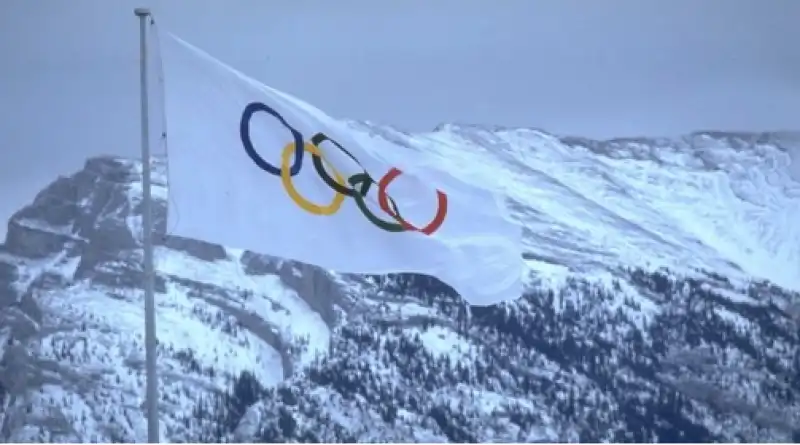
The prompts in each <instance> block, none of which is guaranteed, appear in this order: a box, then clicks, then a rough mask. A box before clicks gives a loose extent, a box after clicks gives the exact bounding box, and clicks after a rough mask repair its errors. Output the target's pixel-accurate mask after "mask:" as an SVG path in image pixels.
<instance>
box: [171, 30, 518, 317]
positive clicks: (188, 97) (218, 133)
mask: <svg viewBox="0 0 800 445" xmlns="http://www.w3.org/2000/svg"><path fill="white" fill-rule="evenodd" d="M160 44H161V64H162V66H163V69H164V96H165V97H164V102H165V104H164V105H165V117H166V126H167V148H168V160H169V200H170V207H169V209H170V211H169V215H168V217H169V221H168V230H169V232H170V233H172V234H175V235H179V236H184V237H190V238H197V239H202V240H206V241H210V242H214V243H219V244H222V245H226V246H230V247H237V248H247V249H250V250H253V251H256V252H261V253H265V254H269V255H274V256H278V257H283V258H287V259H292V260H297V261H302V262H306V263H309V264H315V265H317V266H320V267H323V268H326V269H332V270H335V271H337V272H344V273H373V274H383V273H390V272H415V273H422V274H427V275H432V276H436V277H438V278H439V279H441V280H442V281H443V282H445V283H447V284H449V285H450V286H452V287H453V288H454V289H455V290H456V291H457V292H458V293H459V294H461V295H462V296H463V297H464V298H465V299H466V300H467V301H469V302H470V303H472V304H493V303H496V302H499V301H502V300H508V299H515V298H517V297H519V296H520V294H521V292H522V285H521V279H522V273H523V262H522V256H521V247H522V244H521V239H520V235H521V233H520V228H519V227H518V226H516V225H515V224H513V223H512V222H510V221H509V220H507V219H506V218H505V217H504V214H503V212H502V211H501V208H500V207H499V206H498V202H497V201H496V200H495V197H494V196H492V195H490V194H488V193H487V192H485V191H481V190H478V189H477V188H474V187H471V186H469V185H467V184H465V183H463V182H460V181H457V180H454V179H453V177H451V176H449V175H445V174H439V175H437V174H435V173H434V172H429V174H424V173H422V172H423V169H414V168H413V167H411V168H408V167H409V166H413V165H414V162H413V158H410V159H408V162H404V163H403V164H404V165H396V164H395V165H392V164H389V163H388V162H387V161H385V160H384V159H385V158H386V157H382V156H380V155H379V154H378V152H377V150H378V148H376V147H370V144H368V143H366V142H364V141H365V139H364V138H359V139H360V140H361V141H362V142H361V143H356V142H355V139H356V138H355V137H353V134H352V133H350V132H351V131H354V130H348V129H346V127H345V126H344V125H343V124H342V123H340V122H338V121H336V120H334V119H333V118H331V117H329V116H328V115H326V114H325V113H323V112H321V111H320V110H318V109H316V108H314V107H312V106H310V105H308V104H306V103H305V102H303V101H301V100H299V99H296V98H294V97H292V96H290V95H288V94H285V93H282V92H279V91H276V90H274V89H272V88H269V87H267V86H265V85H263V84H261V83H259V82H257V81H255V80H253V79H251V78H248V77H246V76H245V75H243V74H242V73H240V72H238V71H236V70H234V69H233V68H231V67H229V66H227V65H225V64H223V63H222V62H220V61H218V60H216V59H214V58H212V57H211V56H209V55H208V54H206V53H204V52H202V51H201V50H199V49H197V48H195V47H193V46H191V45H189V44H188V43H186V42H184V41H183V40H181V39H179V38H177V37H175V36H174V35H170V34H167V35H165V36H162V39H161V42H160ZM343 100H346V98H343ZM394 148H396V149H397V150H402V149H403V148H402V147H394ZM380 149H382V150H385V149H386V146H385V145H383V146H381V148H380ZM397 154H398V153H393V156H392V157H391V158H392V159H396V158H397V157H398V156H397ZM409 156H413V153H410V152H409Z"/></svg>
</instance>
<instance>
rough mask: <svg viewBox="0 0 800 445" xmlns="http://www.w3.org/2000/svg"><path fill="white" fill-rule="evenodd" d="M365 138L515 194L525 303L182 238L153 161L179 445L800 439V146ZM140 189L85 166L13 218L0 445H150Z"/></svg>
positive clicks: (167, 373) (441, 132) (172, 427)
mask: <svg viewBox="0 0 800 445" xmlns="http://www.w3.org/2000/svg"><path fill="white" fill-rule="evenodd" d="M350 126H351V127H352V128H353V129H354V131H355V132H356V134H357V135H358V137H359V138H363V139H364V140H366V141H368V142H369V143H371V144H385V145H386V146H387V150H384V151H383V152H384V153H386V156H389V157H392V156H395V157H408V156H414V157H415V160H414V162H417V163H421V164H425V165H427V166H430V167H431V168H437V169H442V170H446V171H448V172H452V174H454V175H457V176H459V177H460V178H461V179H464V180H468V181H470V182H471V183H473V184H475V185H478V186H481V187H485V188H487V189H490V190H494V191H499V192H502V193H504V194H505V195H506V196H507V197H508V200H509V203H510V207H511V210H512V212H513V216H514V218H515V219H516V220H517V221H519V223H520V224H521V225H522V226H523V227H524V233H525V237H524V242H525V250H526V255H525V257H526V261H527V262H528V265H529V273H528V276H527V277H526V286H527V290H526V293H525V295H523V296H522V297H521V298H520V299H519V300H517V301H514V302H509V303H507V304H503V305H498V306H493V307H488V308H479V307H469V306H468V305H466V304H465V303H464V301H463V300H462V299H460V298H459V297H458V296H457V295H455V294H454V293H453V291H452V290H451V289H450V288H449V287H447V286H446V285H443V284H442V283H441V282H439V281H438V280H436V279H434V278H430V277H424V276H420V275H411V274H395V275H389V276H356V275H340V274H336V273H333V272H331V271H325V270H321V269H319V268H316V267H313V266H309V265H305V264H299V263H296V262H291V261H285V260H281V259H277V258H271V257H267V256H264V255H260V254H256V253H253V252H249V251H243V250H236V249H231V248H226V247H222V246H218V245H213V244H208V243H205V242H202V241H198V240H190V239H182V238H178V237H174V236H170V235H169V227H167V225H166V222H165V221H166V218H165V216H166V213H167V212H168V211H170V210H169V205H168V200H167V185H166V178H165V176H164V171H165V168H164V167H165V166H164V164H163V161H162V160H154V161H153V165H154V168H155V171H156V178H155V180H156V186H155V190H154V195H155V197H156V199H157V206H156V207H157V208H156V210H157V215H156V220H157V225H158V232H159V233H160V234H162V235H159V236H158V237H157V244H158V247H157V250H156V261H157V270H158V273H159V275H158V280H157V291H158V294H157V297H156V298H157V310H158V338H159V366H160V372H161V390H162V392H161V397H162V400H161V408H162V410H161V413H162V434H163V435H164V439H165V440H169V441H205V442H208V441H228V440H236V441H244V442H275V441H278V442H281V441H304V442H318V441H328V442H330V441H334V442H341V441H346V442H355V441H359V442H364V441H384V442H417V441H432V442H446V441H451V442H474V441H498V442H505V441H521V442H536V441H600V440H612V441H673V442H676V441H694V442H697V441H783V442H787V441H792V440H794V441H797V440H798V439H800V428H798V427H796V426H795V425H800V294H798V293H797V291H798V290H800V168H798V165H799V164H798V163H800V136H798V135H796V134H789V133H763V134H735V133H718V132H716V133H715V132H703V133H695V134H692V135H689V136H686V137H683V138H677V139H620V140H612V141H592V140H587V139H580V138H571V137H557V136H554V135H550V134H547V133H544V132H541V131H537V130H530V129H502V128H487V127H475V126H458V125H446V126H442V127H440V128H438V129H436V130H435V131H433V132H430V133H426V134H407V133H403V132H400V131H398V130H396V129H392V128H387V127H383V126H378V125H373V124H368V123H351V124H350ZM792 159H798V160H797V161H795V163H794V164H793V163H792ZM140 172H141V165H140V164H138V163H137V162H135V161H131V160H125V159H117V158H111V157H103V158H93V159H90V160H88V161H87V162H86V165H85V167H84V169H83V170H81V171H79V172H77V173H75V174H74V175H72V176H70V177H66V178H59V179H58V180H56V181H55V182H54V183H52V184H51V185H50V186H48V187H47V188H46V189H45V190H43V191H42V192H41V193H39V195H38V196H37V197H36V199H35V200H34V202H33V203H32V204H31V205H30V206H28V207H26V208H24V209H22V210H20V211H19V212H18V213H16V214H15V215H14V216H13V217H12V218H11V220H10V221H9V225H8V234H7V238H6V241H5V244H3V245H2V246H0V340H2V341H0V352H2V360H1V361H0V366H1V368H0V385H1V386H0V394H1V395H2V397H1V398H0V400H1V401H2V404H1V405H0V407H2V410H1V411H0V420H2V422H1V423H0V436H1V437H2V440H3V441H14V442H36V441H45V442H73V441H111V442H116V441H143V440H144V439H145V437H146V428H145V416H144V412H143V401H144V399H143V397H144V373H143V362H144V350H143V310H142V306H143V304H142V298H141V297H142V294H141V291H140V290H139V289H138V287H139V285H140V280H141V257H140V243H139V241H138V237H139V235H138V234H139V232H140V213H139V211H140V207H139V206H140V195H141V183H140ZM171 211H174V209H173V210H171ZM474 260H475V261H480V260H481V259H480V258H475V259H474Z"/></svg>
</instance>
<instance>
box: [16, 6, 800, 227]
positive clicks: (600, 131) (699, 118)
mask: <svg viewBox="0 0 800 445" xmlns="http://www.w3.org/2000/svg"><path fill="white" fill-rule="evenodd" d="M190 5H191V6H190ZM135 6H142V4H141V0H140V2H134V1H129V0H114V1H109V0H70V1H56V0H2V1H0V57H2V59H0V60H2V63H0V66H2V69H0V116H2V119H0V190H2V192H1V193H0V221H3V223H2V224H1V225H2V228H1V229H0V236H2V235H4V232H5V221H6V220H7V218H8V217H9V216H10V214H11V213H12V212H13V211H15V210H16V209H18V208H19V207H20V206H22V205H24V204H25V203H26V202H28V201H30V200H31V199H32V197H33V195H34V194H35V193H36V192H37V191H38V190H39V189H41V187H43V186H44V185H45V184H46V183H48V182H50V181H51V180H53V179H54V178H55V177H56V176H57V175H58V174H65V173H69V172H71V171H73V170H76V169H78V168H80V166H81V164H82V162H83V160H84V159H85V158H86V157H88V156H90V155H96V154H101V153H118V154H125V155H131V156H135V155H137V154H138V147H139V145H138V144H139V138H138V131H139V130H138V103H139V102H138V77H137V76H138V71H137V69H138V46H137V45H138V27H137V26H138V25H137V21H136V18H135V17H134V16H133V13H132V9H133V8H134V7H135ZM146 6H149V7H151V9H152V10H153V12H154V13H155V14H156V19H157V20H158V21H159V23H160V24H161V27H162V29H169V30H171V31H172V32H174V33H176V34H178V35H179V36H181V37H183V38H184V39H186V40H187V41H189V42H191V43H193V44H195V45H197V46H199V47H201V48H203V49H205V50H206V51H208V52H210V53H211V54H212V55H214V56H216V57H218V58H220V59H222V60H223V61H225V62H227V63H229V64H231V65H233V66H234V67H236V68H238V69H240V70H242V71H244V72H245V73H247V74H249V75H251V76H253V77H255V78H257V79H259V80H262V81H263V82H264V83H266V84H268V85H270V86H273V87H276V88H279V89H282V90H285V91H288V92H290V93H293V94H295V95H298V96H300V97H301V98H303V99H305V100H307V101H309V102H311V103H313V104H315V105H317V106H318V107H320V108H321V109H323V110H325V111H327V112H329V113H330V114H332V115H334V116H337V117H350V118H356V119H370V120H374V121H378V122H384V123H389V124H394V125H397V126H400V127H403V128H406V129H411V130H425V129H431V128H433V127H434V126H435V125H436V124H438V123H440V122H448V121H449V122H452V121H461V122H470V123H489V124H503V125H518V126H531V127H538V128H542V129H545V130H548V131H552V132H556V133H568V134H574V135H581V136H592V137H613V136H636V135H672V134H676V133H682V132H687V131H691V130H694V129H731V130H767V129H796V128H798V127H800V125H798V120H797V119H798V116H800V51H798V50H797V43H798V42H800V26H799V25H798V18H800V1H799V0H752V1H744V0H702V1H701V0H670V1H665V0H495V1H489V0H380V1H375V0H337V1H329V0H227V1H223V0H150V2H149V4H147V5H146Z"/></svg>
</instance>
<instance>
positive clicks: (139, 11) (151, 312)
mask: <svg viewBox="0 0 800 445" xmlns="http://www.w3.org/2000/svg"><path fill="white" fill-rule="evenodd" d="M133 13H134V14H135V15H136V16H137V17H139V47H140V50H141V54H140V57H141V64H140V69H141V73H140V75H141V79H140V80H141V100H142V189H143V196H142V245H143V247H144V347H145V361H146V364H145V372H146V378H147V396H146V404H147V442H148V443H159V442H160V440H159V439H160V437H159V434H158V372H157V370H156V304H155V292H154V281H155V272H154V270H153V236H152V235H153V215H152V211H151V209H152V196H151V193H150V182H151V181H150V122H149V113H148V108H149V104H148V100H147V19H148V18H149V17H150V10H149V9H147V8H136V9H135V10H134V11H133Z"/></svg>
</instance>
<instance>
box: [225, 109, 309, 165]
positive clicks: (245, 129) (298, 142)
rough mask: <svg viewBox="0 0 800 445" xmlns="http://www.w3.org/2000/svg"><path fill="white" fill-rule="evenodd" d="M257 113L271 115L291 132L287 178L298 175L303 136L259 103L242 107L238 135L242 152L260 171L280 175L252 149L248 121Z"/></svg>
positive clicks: (301, 159) (301, 161) (301, 162)
mask: <svg viewBox="0 0 800 445" xmlns="http://www.w3.org/2000/svg"><path fill="white" fill-rule="evenodd" d="M258 111H263V112H266V113H268V114H270V115H272V116H273V117H274V118H276V119H278V121H279V122H280V123H281V124H282V125H283V126H284V127H286V128H287V129H288V130H289V131H291V132H292V136H293V137H294V163H293V164H292V166H291V168H290V169H289V176H295V175H296V174H298V173H300V169H301V168H302V167H303V156H304V154H305V150H304V149H303V145H304V144H305V142H304V141H303V135H302V134H300V132H299V131H297V130H296V129H295V128H294V127H292V126H291V125H289V123H288V122H286V119H284V118H283V116H281V115H280V114H278V112H277V111H275V110H273V109H272V108H270V107H269V106H267V105H265V104H263V103H261V102H250V103H249V104H248V105H247V106H246V107H244V111H243V112H242V120H241V121H240V123H239V135H240V137H241V139H242V145H243V146H244V151H245V153H247V156H250V159H252V160H253V162H254V163H255V164H256V165H257V166H258V167H259V168H260V169H261V170H264V171H265V172H267V173H269V174H271V175H274V176H280V175H281V169H280V168H279V167H275V166H274V165H272V164H270V163H269V162H267V161H265V160H264V158H262V157H261V156H260V155H259V154H258V152H256V149H255V147H253V141H252V140H251V139H250V120H251V119H252V118H253V115H254V114H256V112H258Z"/></svg>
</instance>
